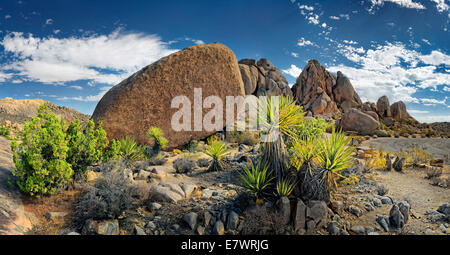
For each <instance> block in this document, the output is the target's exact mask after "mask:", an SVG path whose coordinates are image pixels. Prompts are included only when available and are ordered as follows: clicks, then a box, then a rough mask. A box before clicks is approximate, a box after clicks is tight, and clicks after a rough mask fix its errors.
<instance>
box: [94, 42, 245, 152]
mask: <svg viewBox="0 0 450 255" xmlns="http://www.w3.org/2000/svg"><path fill="white" fill-rule="evenodd" d="M194 88H201V89H202V99H201V100H203V99H205V98H206V97H208V96H212V95H213V96H218V97H220V98H221V99H222V102H223V103H224V104H225V102H226V100H225V98H226V96H244V95H245V92H244V85H243V82H242V78H241V73H240V71H239V66H238V62H237V59H236V56H235V55H234V53H233V52H232V51H231V50H230V49H229V48H227V47H226V46H225V45H223V44H220V43H214V44H204V45H195V46H192V47H188V48H186V49H184V50H181V51H179V52H176V53H173V54H171V55H169V56H167V57H164V58H162V59H160V60H159V61H157V62H155V63H153V64H151V65H149V66H147V67H144V68H143V69H142V70H140V71H138V72H137V73H135V74H133V75H132V76H130V77H129V78H127V79H126V80H124V81H122V82H121V83H119V84H118V85H116V86H114V87H113V88H112V89H110V90H109V91H108V92H107V93H106V94H105V95H104V96H103V98H102V99H101V100H100V102H99V103H98V105H97V107H96V108H95V111H94V113H93V116H92V117H93V119H94V120H95V121H96V122H97V121H100V120H101V121H103V127H104V129H105V130H106V132H107V134H108V138H110V139H112V138H122V137H125V136H132V137H134V138H135V139H136V140H137V141H138V142H139V143H149V142H150V141H149V140H148V139H147V137H146V132H147V130H148V129H149V128H150V127H151V126H157V127H159V128H161V129H162V131H163V132H164V135H165V136H166V137H167V138H168V140H169V144H168V146H169V147H170V148H173V147H178V146H181V145H184V144H186V143H187V142H189V141H190V140H193V139H200V138H204V137H207V136H209V135H211V134H213V133H214V132H216V131H215V130H212V131H206V130H205V129H204V128H202V130H201V131H195V130H194ZM177 96H186V97H187V98H188V99H189V100H190V104H191V105H190V106H187V108H188V109H190V112H191V113H192V114H191V119H190V120H184V118H182V119H181V120H179V121H180V122H182V123H188V122H190V125H188V128H189V129H190V130H189V129H188V131H186V130H181V131H175V130H174V129H173V127H172V125H171V120H172V117H173V116H174V114H175V113H176V112H178V111H179V110H180V109H179V108H173V107H172V106H171V104H172V99H174V98H175V97H177ZM177 107H180V108H181V107H184V105H182V104H180V105H177ZM216 107H217V106H216ZM203 108H204V109H203V110H202V111H203V112H202V119H203V117H204V116H205V115H206V113H208V112H210V111H211V109H208V108H205V107H203ZM225 109H226V107H225V105H224V106H223V111H222V112H220V114H223V117H224V121H223V126H225V125H226V124H227V123H226V121H225ZM221 117H222V116H221ZM185 121H187V122H185Z"/></svg>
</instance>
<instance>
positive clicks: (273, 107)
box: [258, 96, 304, 180]
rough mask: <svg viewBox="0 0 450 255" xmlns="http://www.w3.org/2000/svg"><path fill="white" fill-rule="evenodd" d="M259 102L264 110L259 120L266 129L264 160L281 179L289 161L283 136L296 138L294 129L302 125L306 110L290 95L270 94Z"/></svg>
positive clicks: (259, 114) (260, 113)
mask: <svg viewBox="0 0 450 255" xmlns="http://www.w3.org/2000/svg"><path fill="white" fill-rule="evenodd" d="M259 103H260V104H261V105H262V108H263V109H262V110H263V112H259V113H258V121H259V123H261V125H262V126H263V127H264V130H265V132H264V134H263V135H264V136H265V140H264V144H263V146H262V149H263V150H262V153H263V162H264V163H266V164H268V166H269V168H270V169H272V170H273V171H274V172H275V176H276V177H277V179H278V180H281V179H282V178H283V175H284V174H285V173H286V171H287V165H288V163H289V159H288V153H287V149H286V145H285V144H284V139H283V136H287V137H290V138H292V139H295V134H294V132H293V130H294V129H295V128H297V127H299V126H300V124H301V121H302V120H303V115H304V112H303V111H302V107H301V106H299V105H296V104H295V101H294V100H293V98H292V97H290V96H287V97H285V96H279V97H272V96H268V97H266V98H265V100H261V101H260V102H259Z"/></svg>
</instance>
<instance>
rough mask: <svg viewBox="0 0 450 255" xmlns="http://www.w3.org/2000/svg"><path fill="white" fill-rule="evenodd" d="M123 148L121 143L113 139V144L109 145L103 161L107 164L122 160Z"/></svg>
mask: <svg viewBox="0 0 450 255" xmlns="http://www.w3.org/2000/svg"><path fill="white" fill-rule="evenodd" d="M121 148H122V144H121V143H120V141H118V140H116V139H112V140H111V142H110V143H109V147H108V149H107V150H106V152H105V153H104V154H103V161H105V162H107V161H110V160H117V159H120V158H121V157H122V156H121Z"/></svg>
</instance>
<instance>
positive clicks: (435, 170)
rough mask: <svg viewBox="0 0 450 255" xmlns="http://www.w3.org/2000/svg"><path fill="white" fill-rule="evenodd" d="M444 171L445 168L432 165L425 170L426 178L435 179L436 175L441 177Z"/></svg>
mask: <svg viewBox="0 0 450 255" xmlns="http://www.w3.org/2000/svg"><path fill="white" fill-rule="evenodd" d="M442 173H443V170H442V168H441V167H430V168H428V169H427V170H426V171H425V178H426V179H433V178H435V177H440V176H441V175H442Z"/></svg>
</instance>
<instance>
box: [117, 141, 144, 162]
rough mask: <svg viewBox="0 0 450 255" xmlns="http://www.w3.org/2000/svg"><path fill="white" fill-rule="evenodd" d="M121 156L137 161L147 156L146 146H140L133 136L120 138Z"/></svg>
mask: <svg viewBox="0 0 450 255" xmlns="http://www.w3.org/2000/svg"><path fill="white" fill-rule="evenodd" d="M119 143H120V153H119V154H120V156H121V157H122V158H124V159H126V160H130V161H135V160H142V159H144V158H145V147H143V146H140V145H139V144H138V143H137V142H136V141H135V140H134V139H133V138H131V137H128V136H127V137H125V138H122V139H120V141H119Z"/></svg>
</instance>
